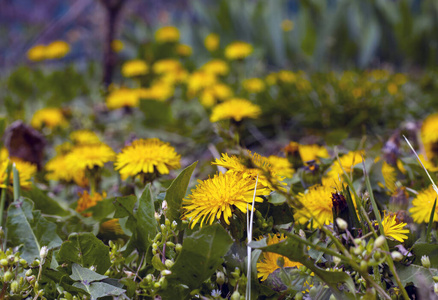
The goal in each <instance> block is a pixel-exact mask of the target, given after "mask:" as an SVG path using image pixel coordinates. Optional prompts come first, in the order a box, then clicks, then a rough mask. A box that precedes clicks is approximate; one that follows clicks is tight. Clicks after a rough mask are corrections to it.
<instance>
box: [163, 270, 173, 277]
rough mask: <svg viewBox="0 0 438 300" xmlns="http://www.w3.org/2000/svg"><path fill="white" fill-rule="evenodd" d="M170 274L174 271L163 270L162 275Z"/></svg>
mask: <svg viewBox="0 0 438 300" xmlns="http://www.w3.org/2000/svg"><path fill="white" fill-rule="evenodd" d="M170 274H172V271H170V270H163V271H161V276H167V275H170Z"/></svg>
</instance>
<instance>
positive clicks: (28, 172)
mask: <svg viewBox="0 0 438 300" xmlns="http://www.w3.org/2000/svg"><path fill="white" fill-rule="evenodd" d="M9 163H11V164H15V167H16V168H17V171H18V177H19V179H20V187H22V188H29V187H30V186H31V184H32V182H31V179H32V177H33V176H34V175H35V173H36V172H37V166H36V165H34V164H31V163H30V162H27V161H23V160H21V159H19V158H16V157H13V158H11V159H9V158H6V159H2V160H1V161H0V188H7V186H6V185H5V181H6V178H7V169H8V164H9ZM9 182H10V184H11V185H12V184H13V183H14V174H13V172H12V169H11V173H10V177H9Z"/></svg>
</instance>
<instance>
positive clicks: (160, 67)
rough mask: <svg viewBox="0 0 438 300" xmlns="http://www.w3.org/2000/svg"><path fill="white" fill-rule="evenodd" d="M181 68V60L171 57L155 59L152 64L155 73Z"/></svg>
mask: <svg viewBox="0 0 438 300" xmlns="http://www.w3.org/2000/svg"><path fill="white" fill-rule="evenodd" d="M182 68H183V67H182V65H181V62H180V61H179V60H176V59H173V58H167V59H161V60H157V61H156V62H155V63H154V64H153V66H152V70H153V71H154V73H156V74H163V73H173V72H176V71H178V70H180V69H182Z"/></svg>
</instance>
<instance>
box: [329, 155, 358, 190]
mask: <svg viewBox="0 0 438 300" xmlns="http://www.w3.org/2000/svg"><path fill="white" fill-rule="evenodd" d="M363 154H364V151H350V152H348V153H347V154H344V155H343V156H341V157H340V158H339V160H338V159H336V160H335V161H334V162H333V164H332V165H331V167H330V168H329V171H328V172H327V175H326V176H325V177H324V178H323V180H325V182H327V183H329V182H333V183H336V182H338V180H339V178H342V175H343V174H344V171H345V173H347V174H348V175H349V174H350V172H352V170H353V167H354V166H355V165H357V164H360V163H362V155H363ZM323 182H324V181H323Z"/></svg>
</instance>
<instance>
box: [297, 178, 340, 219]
mask: <svg viewBox="0 0 438 300" xmlns="http://www.w3.org/2000/svg"><path fill="white" fill-rule="evenodd" d="M333 191H334V190H333V188H332V187H330V186H324V185H316V186H312V187H310V188H309V189H308V190H307V191H306V192H305V193H299V194H298V197H297V198H298V200H299V201H300V202H301V204H302V205H303V207H302V208H300V209H295V213H294V219H295V220H296V221H298V222H299V223H300V224H304V223H306V222H308V221H310V220H313V227H314V228H320V227H322V226H323V225H328V224H330V223H333V211H332V207H333V200H332V193H333ZM309 226H310V224H309Z"/></svg>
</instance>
